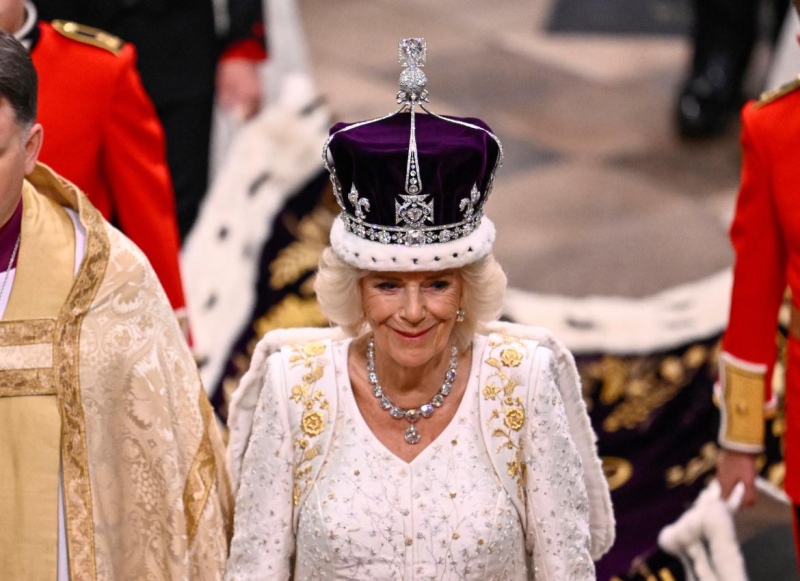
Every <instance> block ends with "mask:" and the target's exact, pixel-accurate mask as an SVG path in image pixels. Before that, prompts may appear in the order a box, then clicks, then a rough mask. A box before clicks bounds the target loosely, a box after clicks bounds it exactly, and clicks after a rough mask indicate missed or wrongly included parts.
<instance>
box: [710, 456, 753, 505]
mask: <svg viewBox="0 0 800 581" xmlns="http://www.w3.org/2000/svg"><path fill="white" fill-rule="evenodd" d="M756 458H758V454H750V453H747V452H735V451H733V450H725V449H723V450H721V451H720V455H719V458H718V459H717V480H719V485H720V488H721V493H722V498H724V499H726V500H727V498H728V497H729V496H730V494H731V492H732V491H733V487H734V486H736V483H737V482H741V483H742V484H744V496H743V497H742V506H753V505H754V504H755V503H756Z"/></svg>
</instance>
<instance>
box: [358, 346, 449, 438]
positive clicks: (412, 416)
mask: <svg viewBox="0 0 800 581" xmlns="http://www.w3.org/2000/svg"><path fill="white" fill-rule="evenodd" d="M457 368H458V349H457V348H456V346H455V345H453V346H452V347H451V348H450V367H448V368H447V373H445V375H444V383H442V387H440V388H439V391H437V392H436V395H434V396H433V397H432V398H431V399H430V401H428V402H427V403H424V404H422V405H421V406H419V407H416V408H410V409H403V408H401V407H400V406H397V405H395V404H394V403H393V402H392V400H390V399H389V396H387V395H386V394H385V393H383V387H381V384H380V383H379V382H378V373H377V372H376V371H375V336H374V335H373V336H372V337H370V338H369V343H368V344H367V378H368V379H369V383H370V385H371V386H372V395H374V396H375V397H377V398H378V399H379V400H380V401H379V402H378V405H379V406H380V407H381V409H382V410H386V411H387V412H389V415H390V416H392V417H393V418H394V419H396V420H403V419H404V420H406V421H407V422H408V423H410V424H411V425H410V426H409V427H408V429H407V430H406V433H405V436H404V437H405V439H406V442H408V443H409V444H417V443H418V442H419V440H420V434H419V431H418V430H417V426H416V425H415V424H416V423H417V421H418V420H419V419H420V418H429V417H431V416H432V415H433V412H434V411H436V409H437V408H440V407H442V404H443V403H444V398H445V397H447V396H448V395H449V394H450V390H451V389H452V388H453V382H454V381H455V380H456V369H457Z"/></svg>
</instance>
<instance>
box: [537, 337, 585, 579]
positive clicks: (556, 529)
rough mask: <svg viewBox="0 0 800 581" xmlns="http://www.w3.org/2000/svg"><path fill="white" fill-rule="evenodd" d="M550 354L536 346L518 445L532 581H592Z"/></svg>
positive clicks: (579, 485)
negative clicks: (524, 495) (519, 447)
mask: <svg viewBox="0 0 800 581" xmlns="http://www.w3.org/2000/svg"><path fill="white" fill-rule="evenodd" d="M558 377H559V376H558V370H557V367H556V361H555V358H554V356H553V353H552V351H550V350H549V349H547V348H546V347H542V346H539V347H537V349H536V351H535V353H534V361H533V365H532V367H531V377H530V386H531V387H530V392H529V393H530V398H529V401H528V406H527V407H528V410H527V411H528V413H527V415H528V418H527V423H526V426H525V434H524V437H523V442H522V461H523V470H524V481H525V492H526V497H527V498H526V512H527V523H528V526H527V530H526V544H527V548H528V551H529V552H530V553H531V554H532V557H533V559H532V564H533V576H532V578H533V579H547V580H548V581H550V580H556V579H558V580H562V579H563V580H565V581H566V580H569V581H581V580H587V581H588V580H590V579H592V580H593V579H595V570H594V564H593V562H592V558H591V555H590V544H591V536H590V529H589V500H588V496H587V492H586V486H585V484H584V481H583V476H582V475H583V468H582V465H581V459H580V456H579V454H578V450H577V448H576V446H575V443H574V442H573V440H572V437H571V436H570V431H569V425H568V422H567V417H566V413H565V410H564V404H563V401H562V399H561V395H560V389H559V386H558V381H559V378H558Z"/></svg>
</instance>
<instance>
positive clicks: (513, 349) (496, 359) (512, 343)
mask: <svg viewBox="0 0 800 581" xmlns="http://www.w3.org/2000/svg"><path fill="white" fill-rule="evenodd" d="M498 351H499V353H497V352H498ZM528 355H529V353H528V349H527V347H526V346H525V345H524V344H523V343H522V342H521V341H520V340H519V339H516V338H514V337H502V338H501V339H500V340H499V341H498V340H494V339H492V340H490V341H489V357H488V358H487V359H486V361H485V363H486V364H487V365H489V366H490V367H493V368H494V369H496V370H497V371H494V372H492V373H491V374H490V375H489V377H488V378H487V383H486V386H484V388H483V397H484V399H486V400H492V401H494V402H496V403H497V404H498V406H499V409H495V410H493V411H492V413H491V414H489V429H490V432H491V434H492V437H493V438H498V439H499V440H500V444H499V445H498V448H497V451H498V452H500V450H502V449H503V448H508V449H509V450H513V457H512V460H511V461H510V462H507V469H508V470H507V471H508V475H509V476H511V477H512V478H515V479H516V481H517V494H518V495H519V498H520V500H522V501H524V500H525V487H524V486H523V484H524V478H525V465H524V463H523V462H522V451H521V449H520V445H519V438H518V437H515V436H514V435H513V434H512V432H516V431H519V430H521V429H522V428H523V427H524V426H525V421H526V415H525V402H524V401H523V400H522V398H521V397H519V396H516V395H515V394H514V390H515V389H516V387H517V385H518V382H517V380H516V379H515V378H514V377H512V376H511V375H510V374H509V372H508V369H509V368H515V367H519V366H520V364H521V363H522V360H523V359H524V358H525V357H527V356H528ZM501 418H502V426H500V425H499V424H498V422H497V420H500V419H501ZM503 426H504V427H503Z"/></svg>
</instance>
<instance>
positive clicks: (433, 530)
mask: <svg viewBox="0 0 800 581" xmlns="http://www.w3.org/2000/svg"><path fill="white" fill-rule="evenodd" d="M476 339H477V340H476V342H475V345H474V347H473V359H472V361H473V363H472V368H471V369H470V370H469V373H470V376H469V380H468V384H467V389H466V391H465V394H464V397H463V399H462V401H461V403H460V404H459V408H458V410H457V411H456V413H455V416H454V417H453V419H452V420H451V422H450V424H449V425H448V426H447V427H446V428H445V430H444V431H443V432H442V433H441V434H440V436H439V437H438V438H437V439H436V440H435V441H434V442H433V443H431V444H430V445H429V446H428V447H426V448H425V449H424V450H423V451H422V452H421V453H420V454H419V455H418V456H417V457H416V458H415V459H414V460H412V461H411V462H410V463H407V462H405V461H403V460H401V459H399V458H398V457H396V456H395V455H394V454H392V453H391V452H390V451H389V450H388V449H387V448H386V447H385V446H384V445H383V444H382V443H381V442H380V441H379V440H378V439H377V438H376V436H375V435H374V434H373V433H372V432H371V430H370V429H369V428H368V426H367V424H366V422H365V421H364V419H363V417H362V415H361V413H360V411H359V409H358V407H357V405H356V402H355V399H354V396H353V393H352V388H351V386H350V383H349V377H348V374H347V350H348V348H349V345H350V341H349V340H346V341H338V342H334V343H332V344H330V343H329V344H328V345H329V347H328V348H327V349H329V350H327V351H326V352H325V355H323V356H322V359H321V363H320V365H321V366H324V367H325V369H326V372H325V373H326V376H327V370H328V369H331V370H332V371H333V372H334V373H335V378H334V379H335V384H336V387H335V391H336V395H335V398H336V400H337V403H336V413H335V421H334V424H335V425H334V426H325V429H330V428H331V427H332V428H333V436H332V438H331V442H330V448H329V449H328V450H327V453H326V456H325V459H324V462H323V463H322V465H321V467H320V469H319V473H318V474H317V476H316V480H313V479H312V478H310V477H309V476H308V475H309V474H310V470H308V471H306V470H304V469H303V463H304V462H306V461H307V460H311V459H313V458H314V457H315V456H316V452H313V453H312V454H311V455H310V457H308V455H306V456H304V457H303V461H302V462H301V464H300V466H299V467H298V466H297V465H295V464H296V458H297V457H296V456H294V454H295V447H296V446H297V445H298V443H299V442H298V441H295V440H297V438H294V440H293V437H292V434H291V431H290V430H289V429H288V426H289V424H290V421H289V415H288V413H289V412H288V410H289V409H290V406H295V407H297V406H298V405H300V404H301V400H302V398H303V397H309V395H310V393H309V392H308V391H305V392H303V393H301V392H300V391H297V390H298V389H300V388H299V387H298V386H295V387H288V388H287V383H286V378H285V377H284V373H285V370H284V365H285V364H286V361H287V358H288V357H289V356H288V355H286V354H275V355H273V356H272V357H271V358H270V362H273V363H278V362H280V361H283V363H284V364H268V365H267V377H266V378H265V384H264V388H263V389H262V393H261V396H260V398H259V403H258V407H257V409H256V411H255V417H254V420H253V425H252V435H251V437H250V443H249V446H248V450H247V453H246V455H245V459H244V464H243V465H242V473H241V486H240V489H239V494H238V496H237V504H236V514H235V530H234V539H233V543H232V547H231V555H230V559H229V562H228V579H229V581H243V580H255V579H268V580H270V581H272V580H287V579H295V580H303V581H306V580H314V579H326V580H344V579H358V580H373V579H380V580H384V579H385V580H404V581H410V580H414V581H417V580H419V581H423V580H425V581H427V580H434V579H436V580H449V579H464V580H475V581H477V580H481V581H487V580H513V581H523V580H527V579H537V580H538V579H547V580H548V581H550V580H551V579H552V580H559V581H560V580H565V581H566V580H569V581H576V580H581V581H586V580H589V579H594V567H593V565H592V562H591V558H590V556H589V554H588V534H587V533H588V531H587V529H586V527H587V526H588V523H587V522H586V519H587V516H586V499H585V494H586V493H585V490H584V489H583V488H582V481H581V479H580V473H581V464H580V460H575V458H576V455H575V453H574V445H573V444H572V443H571V442H570V441H569V439H568V437H567V438H566V439H565V437H564V435H565V434H566V433H567V428H566V419H565V418H564V416H563V411H560V404H559V406H557V407H556V408H555V409H556V410H559V411H558V413H557V414H551V413H548V414H545V415H543V416H541V420H538V419H537V420H536V421H535V422H533V423H531V425H530V430H531V434H532V435H535V434H540V436H536V438H537V441H538V442H539V444H538V446H537V448H538V449H531V450H530V452H529V455H526V457H525V458H524V459H523V461H524V462H525V464H526V465H527V466H528V468H527V470H528V474H529V477H528V484H527V486H526V488H527V493H528V498H529V503H528V506H527V511H526V512H527V514H526V518H527V520H528V521H529V530H528V533H527V535H526V532H525V530H524V529H523V525H522V521H521V519H520V516H519V513H518V511H517V509H516V508H515V505H514V503H513V502H512V499H511V498H510V497H509V495H508V492H507V491H506V490H505V488H504V486H503V483H502V482H501V480H500V478H499V477H498V475H497V472H496V470H495V468H494V467H493V464H492V459H491V458H490V457H489V454H490V453H492V451H493V450H494V449H495V447H496V444H497V442H490V443H487V442H485V441H484V439H485V437H486V432H485V431H483V430H482V429H481V420H480V417H479V414H480V409H479V405H480V404H479V398H480V397H481V396H482V394H483V392H482V390H481V385H480V383H481V379H480V377H479V375H480V372H481V362H482V359H483V358H484V348H485V347H486V344H487V342H486V338H485V337H477V338H476ZM536 354H537V355H535V356H534V359H536V360H537V361H539V363H537V364H535V365H534V368H535V369H536V372H535V373H534V375H536V376H537V377H547V378H548V379H547V380H538V381H537V383H538V384H540V387H539V388H537V390H536V391H537V397H539V398H542V400H541V401H543V402H545V403H547V404H548V405H549V402H550V400H551V399H553V401H554V402H555V401H556V399H554V393H555V392H554V391H553V389H557V388H555V384H554V383H552V378H551V377H550V375H548V374H550V373H551V371H549V370H548V369H549V367H548V365H549V364H551V363H552V354H550V352H549V351H548V350H546V349H544V350H537V351H536ZM279 357H284V359H283V360H281V359H279ZM295 359H296V358H295ZM540 360H541V361H540ZM288 361H292V359H288ZM289 365H290V366H291V365H293V364H292V363H290V364H289ZM459 372H462V373H463V371H462V370H459ZM306 377H309V376H306ZM305 382H306V379H304V380H303V383H304V384H305ZM290 383H291V382H290ZM312 383H313V381H312ZM269 386H273V388H272V389H270V387H269ZM274 386H282V387H281V388H279V389H275V388H274ZM541 386H544V387H541ZM312 392H313V390H312ZM316 393H317V394H319V393H321V392H316ZM330 395H333V394H332V393H330V392H329V396H330ZM483 395H485V394H483ZM308 401H310V400H308ZM319 403H320V401H319V400H317V401H316V403H315V404H314V405H318V404H319ZM326 405H327V404H326ZM531 405H533V406H534V407H539V405H540V404H538V403H536V402H531ZM306 409H308V410H311V411H309V412H307V414H309V415H313V414H314V413H315V412H314V411H313V410H312V406H311V405H309V406H308V407H307V408H306ZM313 409H316V408H313ZM531 411H532V410H531ZM536 417H537V418H539V417H540V416H536ZM530 419H531V420H534V418H530ZM387 421H391V422H397V423H398V427H404V426H405V423H402V424H401V422H399V421H397V420H394V419H392V418H390V417H389V416H388V414H387ZM419 429H420V431H423V430H424V429H425V422H424V420H421V422H420V424H419ZM299 445H300V448H301V449H302V448H303V444H302V443H299ZM306 486H307V487H309V488H304V487H306ZM301 489H302V491H303V492H302V493H301ZM542 494H544V495H545V496H544V497H542V496H541V495H542ZM540 498H541V501H540V500H538V499H540ZM298 500H299V501H300V504H299V506H295V507H294V508H292V506H293V504H294V503H296V502H298ZM532 502H535V503H537V506H538V507H539V509H544V508H545V506H543V504H546V505H547V511H546V512H547V514H545V515H542V514H537V510H536V508H535V507H533V506H531V503H532ZM540 502H541V503H542V504H540ZM293 511H294V513H293ZM542 517H543V518H542ZM295 522H296V524H295ZM295 526H296V529H295ZM526 536H527V543H526ZM531 548H533V556H531V552H530V551H531ZM545 555H547V558H546V561H547V563H548V564H547V566H546V567H545V569H546V570H547V571H549V572H548V573H545V571H544V570H541V565H542V564H543V563H544V562H543V563H539V562H538V558H539V557H544V556H545Z"/></svg>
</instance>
